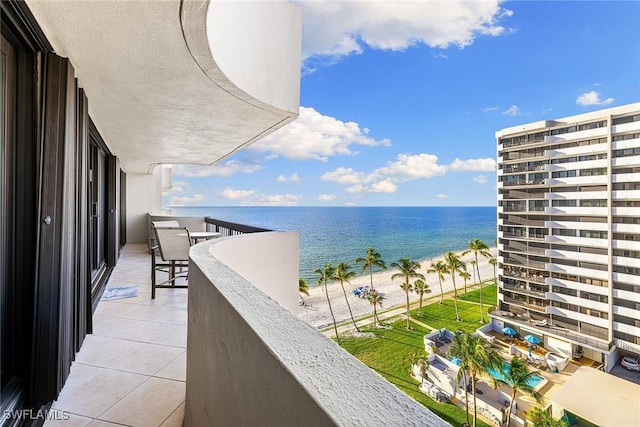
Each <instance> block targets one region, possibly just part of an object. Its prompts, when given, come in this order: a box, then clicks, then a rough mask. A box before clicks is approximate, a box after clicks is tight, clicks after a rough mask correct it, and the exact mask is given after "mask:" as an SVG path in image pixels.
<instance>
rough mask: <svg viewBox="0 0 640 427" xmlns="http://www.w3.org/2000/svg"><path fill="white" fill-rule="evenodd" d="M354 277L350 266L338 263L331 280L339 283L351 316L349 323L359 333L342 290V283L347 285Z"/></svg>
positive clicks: (344, 292) (345, 292) (345, 293)
mask: <svg viewBox="0 0 640 427" xmlns="http://www.w3.org/2000/svg"><path fill="white" fill-rule="evenodd" d="M355 275H356V273H354V272H353V271H351V266H350V265H349V264H347V263H346V262H339V263H338V265H337V266H336V269H335V271H334V272H333V276H332V277H331V278H332V279H333V280H337V281H338V282H340V286H342V293H343V294H344V300H345V301H346V302H347V307H348V308H349V315H351V321H352V322H353V326H354V327H355V328H356V331H358V332H360V328H358V325H356V320H355V319H354V318H353V311H351V304H349V298H347V291H345V290H344V282H347V283H349V279H351V278H352V277H353V276H355Z"/></svg>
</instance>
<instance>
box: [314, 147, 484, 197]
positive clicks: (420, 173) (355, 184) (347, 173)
mask: <svg viewBox="0 0 640 427" xmlns="http://www.w3.org/2000/svg"><path fill="white" fill-rule="evenodd" d="M495 168H496V161H495V160H494V159H492V158H484V159H468V160H460V159H455V160H454V161H453V163H451V165H440V164H438V157H437V156H435V155H433V154H427V153H421V154H398V156H397V158H396V160H395V161H390V162H387V164H386V165H385V166H382V167H379V168H377V169H374V170H373V171H372V172H371V173H369V174H365V173H364V172H359V171H355V170H353V169H352V168H344V167H340V168H337V169H336V170H334V171H331V172H326V173H324V174H323V175H322V176H321V177H320V179H322V180H323V181H331V182H335V183H337V184H343V185H347V186H348V187H347V188H345V191H346V192H348V193H352V194H361V193H395V192H396V191H397V190H398V184H399V183H402V182H407V181H413V180H416V179H429V178H433V177H435V176H444V175H446V173H447V172H448V171H451V172H485V171H486V172H489V171H495ZM479 179H482V178H479ZM484 179H485V182H486V177H485V178H484Z"/></svg>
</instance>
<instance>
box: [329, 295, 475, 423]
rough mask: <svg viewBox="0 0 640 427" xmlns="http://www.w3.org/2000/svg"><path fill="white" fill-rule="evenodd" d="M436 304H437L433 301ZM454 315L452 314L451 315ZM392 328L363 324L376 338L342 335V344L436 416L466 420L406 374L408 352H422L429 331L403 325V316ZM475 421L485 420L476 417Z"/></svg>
mask: <svg viewBox="0 0 640 427" xmlns="http://www.w3.org/2000/svg"><path fill="white" fill-rule="evenodd" d="M435 305H439V304H437V303H436V304H435ZM454 318H455V316H454ZM390 326H391V329H380V328H372V327H368V328H364V330H365V331H370V332H373V333H374V334H375V335H376V338H354V337H343V338H341V339H340V343H341V345H342V347H343V348H344V349H345V350H346V351H348V352H349V353H351V354H353V355H354V356H355V357H357V358H358V359H360V360H361V361H362V362H363V363H364V364H366V365H367V366H369V367H370V368H372V369H374V370H375V371H376V372H378V373H379V374H380V375H382V376H383V377H384V378H386V379H387V381H389V382H391V383H392V384H394V385H395V386H396V387H398V388H399V389H400V390H402V391H403V392H405V393H406V394H408V395H409V396H411V397H413V398H414V399H415V400H417V401H418V402H420V403H422V404H423V405H424V406H426V407H427V408H429V409H430V410H431V411H432V412H433V413H435V414H436V415H437V416H439V417H440V418H442V419H443V420H445V421H446V422H448V423H450V424H451V425H454V426H459V425H462V424H464V423H465V421H466V417H465V411H464V409H460V408H458V407H457V406H456V405H455V404H453V403H438V402H436V401H435V400H433V399H431V398H430V397H429V396H427V395H425V394H423V393H421V392H420V391H419V390H418V382H417V381H415V380H414V379H413V378H411V377H410V376H409V360H408V358H409V356H410V355H412V354H414V353H416V352H420V354H424V344H423V337H424V335H425V334H427V333H428V332H429V331H428V330H427V329H424V328H422V327H420V326H418V325H415V324H414V325H413V329H412V330H410V331H408V330H406V329H405V326H406V322H405V320H399V321H396V322H394V323H393V324H391V325H390ZM478 425H481V426H486V424H484V423H482V422H480V421H478Z"/></svg>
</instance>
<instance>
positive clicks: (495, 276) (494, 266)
mask: <svg viewBox="0 0 640 427" xmlns="http://www.w3.org/2000/svg"><path fill="white" fill-rule="evenodd" d="M489 264H491V265H492V266H493V283H494V284H496V285H497V284H498V274H497V272H496V267H497V265H498V260H497V259H495V257H491V258H489Z"/></svg>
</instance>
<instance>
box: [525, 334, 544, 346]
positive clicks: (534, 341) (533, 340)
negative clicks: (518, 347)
mask: <svg viewBox="0 0 640 427" xmlns="http://www.w3.org/2000/svg"><path fill="white" fill-rule="evenodd" d="M524 340H525V341H527V342H529V343H531V344H535V345H538V344H540V338H538V337H536V336H535V335H525V336H524Z"/></svg>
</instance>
